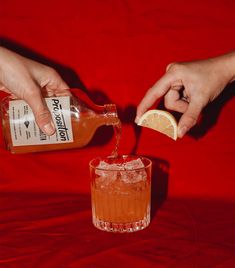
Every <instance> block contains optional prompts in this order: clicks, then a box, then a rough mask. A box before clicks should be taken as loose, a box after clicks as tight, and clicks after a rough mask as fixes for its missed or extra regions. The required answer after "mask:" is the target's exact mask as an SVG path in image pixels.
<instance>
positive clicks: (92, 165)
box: [89, 155, 152, 172]
mask: <svg viewBox="0 0 235 268" xmlns="http://www.w3.org/2000/svg"><path fill="white" fill-rule="evenodd" d="M121 157H122V158H123V157H133V158H136V159H138V158H140V159H141V160H142V159H145V160H147V161H148V164H147V165H145V166H144V167H141V168H133V169H123V170H122V169H106V168H99V167H97V166H95V165H94V164H93V162H95V161H96V160H100V161H102V160H105V159H110V158H112V157H110V156H109V157H108V156H104V157H102V156H98V157H95V158H93V159H92V160H90V161H89V167H90V168H93V169H96V170H102V171H105V172H109V171H110V172H113V171H122V172H123V171H128V172H132V171H138V170H143V169H147V168H149V167H152V160H150V159H149V158H148V157H145V156H142V155H121ZM114 159H115V158H114ZM143 164H144V163H143Z"/></svg>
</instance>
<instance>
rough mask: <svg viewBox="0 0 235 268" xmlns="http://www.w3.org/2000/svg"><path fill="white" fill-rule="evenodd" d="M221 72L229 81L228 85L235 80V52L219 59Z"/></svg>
mask: <svg viewBox="0 0 235 268" xmlns="http://www.w3.org/2000/svg"><path fill="white" fill-rule="evenodd" d="M219 61H221V72H222V73H224V76H225V77H226V79H227V83H230V82H232V81H234V80H235V51H234V52H231V53H228V54H225V55H223V56H221V57H219Z"/></svg>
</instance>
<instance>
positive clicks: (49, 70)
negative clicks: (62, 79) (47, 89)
mask: <svg viewBox="0 0 235 268" xmlns="http://www.w3.org/2000/svg"><path fill="white" fill-rule="evenodd" d="M45 71H46V74H47V76H48V77H51V78H57V77H59V74H58V73H57V71H56V70H55V69H54V68H52V67H48V66H46V67H45Z"/></svg>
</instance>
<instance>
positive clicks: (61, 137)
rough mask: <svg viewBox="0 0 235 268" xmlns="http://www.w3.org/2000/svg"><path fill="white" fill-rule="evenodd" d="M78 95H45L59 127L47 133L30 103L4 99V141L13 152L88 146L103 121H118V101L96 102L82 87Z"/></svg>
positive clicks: (54, 120)
mask: <svg viewBox="0 0 235 268" xmlns="http://www.w3.org/2000/svg"><path fill="white" fill-rule="evenodd" d="M74 92H75V93H76V95H75V96H72V97H70V96H63V97H48V98H45V101H46V103H47V106H48V108H49V110H50V112H51V115H52V119H53V122H54V124H55V127H56V131H55V133H54V134H53V135H52V136H47V135H45V134H44V133H43V132H42V131H41V130H40V129H39V128H38V126H37V124H36V122H35V118H34V115H33V113H32V110H31V109H30V107H29V105H28V104H27V103H26V102H25V101H23V100H12V99H10V98H9V97H7V98H5V99H3V100H2V102H1V117H2V129H3V136H4V139H5V144H6V147H7V149H8V150H10V151H11V152H12V153H29V152H41V151H51V150H61V149H70V148H81V147H84V146H86V145H87V144H88V143H89V142H90V140H91V139H92V137H93V135H94V133H95V131H96V129H97V128H98V127H100V126H102V125H116V124H119V122H120V121H119V119H118V115H117V110H116V105H115V104H106V105H103V106H99V105H96V104H94V103H93V102H92V101H91V100H90V99H89V98H88V96H87V95H86V94H85V93H84V92H83V91H81V90H80V89H76V90H74Z"/></svg>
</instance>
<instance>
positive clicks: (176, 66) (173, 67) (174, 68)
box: [167, 62, 184, 73]
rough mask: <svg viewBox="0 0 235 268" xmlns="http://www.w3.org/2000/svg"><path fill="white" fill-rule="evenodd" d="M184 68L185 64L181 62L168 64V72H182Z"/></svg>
mask: <svg viewBox="0 0 235 268" xmlns="http://www.w3.org/2000/svg"><path fill="white" fill-rule="evenodd" d="M183 68H184V65H183V64H182V63H180V62H173V63H170V64H169V65H168V66H167V72H171V73H180V72H181V71H182V69H183Z"/></svg>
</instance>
